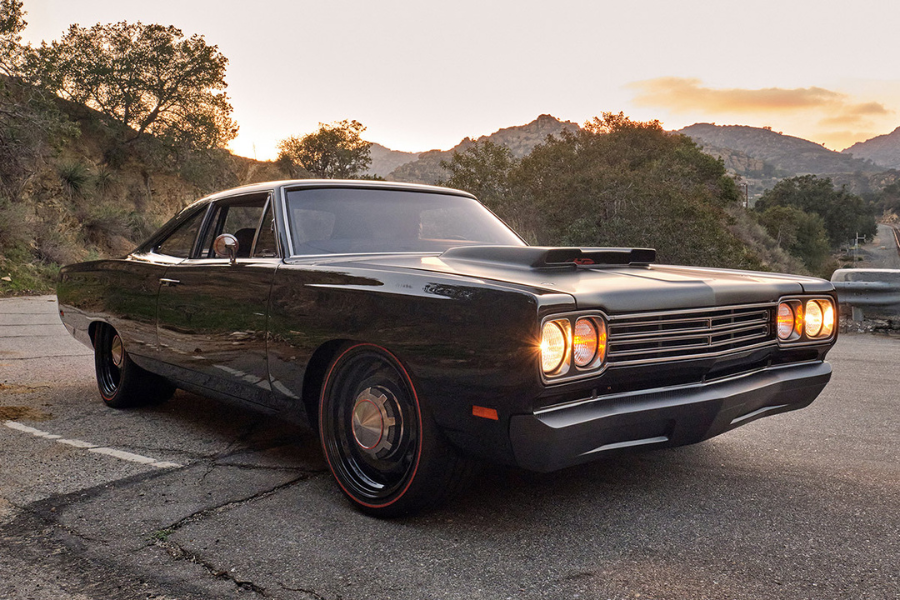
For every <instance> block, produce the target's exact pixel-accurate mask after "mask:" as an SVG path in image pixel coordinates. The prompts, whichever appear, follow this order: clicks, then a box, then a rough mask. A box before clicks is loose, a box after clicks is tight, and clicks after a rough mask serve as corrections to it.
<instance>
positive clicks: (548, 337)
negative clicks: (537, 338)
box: [541, 321, 567, 373]
mask: <svg viewBox="0 0 900 600" xmlns="http://www.w3.org/2000/svg"><path fill="white" fill-rule="evenodd" d="M566 346H567V344H566V333H565V332H564V331H563V329H562V327H561V326H560V324H559V323H558V322H556V321H548V322H547V323H544V327H543V329H542V331H541V368H542V369H543V370H544V373H553V372H554V371H556V370H557V369H559V368H560V367H561V366H562V364H563V361H564V360H565V358H566Z"/></svg>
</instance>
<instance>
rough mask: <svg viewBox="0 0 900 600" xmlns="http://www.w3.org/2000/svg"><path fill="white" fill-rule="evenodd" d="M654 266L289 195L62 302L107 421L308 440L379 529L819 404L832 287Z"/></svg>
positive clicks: (230, 204) (370, 188)
mask: <svg viewBox="0 0 900 600" xmlns="http://www.w3.org/2000/svg"><path fill="white" fill-rule="evenodd" d="M655 259H656V253H655V251H654V250H649V249H641V248H539V247H530V246H528V245H526V244H525V243H524V242H523V241H522V240H521V238H519V237H518V236H517V235H516V234H515V233H513V232H512V231H511V230H510V229H508V228H507V227H506V226H505V225H504V224H503V223H502V222H501V221H500V220H499V219H497V218H496V217H495V216H494V215H493V214H492V213H490V211H488V210H487V209H486V208H484V207H483V206H482V205H481V204H479V203H478V202H477V200H476V199H475V198H474V197H473V196H471V195H469V194H467V193H464V192H460V191H456V190H450V189H444V188H439V187H430V186H416V185H401V184H391V183H379V182H363V181H314V180H303V181H283V182H274V183H267V184H258V185H252V186H247V187H242V188H238V189H234V190H230V191H226V192H222V193H219V194H215V195H213V196H210V197H207V198H204V199H202V200H199V201H197V202H195V203H193V204H192V205H190V206H189V207H187V208H185V209H184V210H183V211H181V212H180V213H179V214H178V215H177V216H176V217H175V218H173V219H172V220H171V221H170V222H169V223H167V224H166V225H165V226H163V227H162V228H161V229H160V230H159V231H158V232H157V233H156V234H154V235H153V236H152V237H151V238H150V239H149V240H148V241H147V242H145V243H144V244H142V245H141V246H140V247H138V248H137V249H136V250H134V251H133V252H132V253H131V254H129V255H128V256H126V257H124V258H121V259H114V260H101V261H95V262H88V263H82V264H77V265H70V266H67V267H65V268H64V269H63V270H62V272H61V275H60V282H59V287H58V296H59V308H60V317H61V318H62V321H63V323H64V324H65V326H66V327H67V328H68V330H69V331H70V332H71V333H72V335H74V336H75V337H76V338H77V339H78V340H80V341H82V342H83V343H85V344H87V345H89V346H90V347H92V348H93V349H94V351H95V356H96V359H95V363H96V374H97V382H98V385H99V388H100V395H101V397H102V398H103V400H104V402H106V403H107V404H108V405H109V406H112V407H116V408H118V407H126V406H133V405H136V404H140V403H146V402H151V401H159V400H162V399H165V398H167V397H169V396H171V394H172V393H173V392H174V390H175V388H176V387H179V388H184V389H186V390H190V391H194V392H197V393H200V394H205V395H209V396H214V397H219V398H223V399H238V400H241V401H246V402H249V403H252V404H254V405H258V406H260V407H264V408H266V409H269V410H274V411H278V412H280V413H282V414H284V415H286V416H292V417H299V418H302V419H305V420H307V421H308V422H309V423H310V424H311V425H312V426H313V427H314V428H315V429H317V430H318V432H319V434H320V436H321V442H322V448H323V450H324V454H325V457H326V459H327V461H328V465H329V467H330V469H331V472H332V473H333V474H334V477H335V479H336V480H337V482H338V484H339V485H340V487H341V489H342V490H343V492H344V493H345V494H346V495H347V497H349V499H350V500H351V501H352V502H353V503H354V504H355V505H356V506H357V507H359V508H360V509H362V510H364V511H366V512H368V513H371V514H375V515H379V516H391V515H397V514H403V513H408V512H410V511H413V510H416V509H418V508H421V507H423V506H426V505H428V504H431V503H433V502H435V501H437V500H440V499H443V498H444V497H446V496H447V495H448V494H450V493H451V492H452V491H454V490H455V489H456V488H458V487H459V485H460V483H461V482H462V481H464V480H465V475H466V473H467V472H468V470H469V466H470V465H471V461H473V460H476V459H486V460H490V461H495V462H500V463H505V464H510V465H518V466H520V467H524V468H526V469H533V470H537V471H550V470H554V469H560V468H563V467H567V466H570V465H574V464H577V463H582V462H586V461H590V460H592V459H594V458H596V457H599V456H603V455H607V454H608V453H614V452H617V451H621V450H623V449H633V448H662V447H666V446H679V445H683V444H691V443H695V442H699V441H701V440H705V439H707V438H710V437H712V436H715V435H718V434H720V433H723V432H725V431H728V430H730V429H733V428H735V427H737V426H739V425H744V424H745V423H749V422H750V421H753V420H755V419H758V418H760V417H765V416H769V415H773V414H777V413H781V412H785V411H789V410H794V409H797V408H802V407H804V406H807V405H808V404H810V403H811V402H812V401H813V400H814V399H815V397H816V396H817V395H818V394H819V392H821V390H822V389H823V388H824V386H825V384H826V383H827V382H828V380H829V378H830V376H831V366H830V365H829V364H828V363H827V362H825V360H824V359H825V355H826V353H827V352H828V350H829V349H830V348H831V347H832V346H833V345H834V342H835V338H836V335H837V328H836V323H835V318H836V317H835V315H836V314H837V311H836V307H837V304H836V299H835V298H836V297H835V292H834V289H833V287H832V285H831V284H830V283H829V282H827V281H823V280H820V279H814V278H809V277H798V276H789V275H780V274H772V273H751V272H743V271H733V270H723V269H701V268H692V267H675V266H668V265H659V264H655Z"/></svg>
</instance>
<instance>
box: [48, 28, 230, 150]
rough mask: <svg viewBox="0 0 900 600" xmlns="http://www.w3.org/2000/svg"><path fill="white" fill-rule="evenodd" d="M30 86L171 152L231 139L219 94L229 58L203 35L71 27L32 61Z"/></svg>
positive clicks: (166, 30)
mask: <svg viewBox="0 0 900 600" xmlns="http://www.w3.org/2000/svg"><path fill="white" fill-rule="evenodd" d="M31 62H32V64H31V69H30V70H31V73H32V76H33V77H34V79H35V80H36V82H38V83H40V84H41V85H43V86H44V87H45V88H47V89H50V90H52V91H54V92H56V93H57V94H59V95H60V96H62V97H63V98H66V99H68V100H71V101H73V102H78V103H81V104H86V105H87V106H89V107H91V108H94V109H96V110H98V111H100V112H101V113H103V114H104V115H105V116H106V117H108V118H109V119H111V120H112V121H113V122H115V123H117V124H119V125H121V126H123V128H125V133H124V140H123V141H124V142H125V143H130V142H133V141H135V140H137V139H139V138H140V137H141V136H143V135H144V134H150V135H153V136H155V137H157V138H158V139H160V140H162V141H163V142H164V143H166V145H167V146H169V147H172V148H184V149H198V148H199V149H208V148H217V147H221V146H224V145H225V144H226V143H227V142H229V141H230V140H232V139H233V138H234V137H235V136H236V135H237V129H238V128H237V125H236V124H235V123H234V121H232V120H231V111H232V108H231V104H230V103H229V102H228V98H227V96H226V94H225V92H224V89H225V88H226V86H227V84H226V83H225V67H226V65H227V64H228V59H227V58H225V57H224V56H223V55H222V53H221V52H219V50H218V47H217V46H211V45H209V44H207V43H206V41H205V40H204V38H203V36H201V35H193V36H191V37H190V38H185V36H184V34H183V33H182V32H181V30H180V29H177V28H175V27H172V26H168V27H164V26H162V25H144V24H142V23H140V22H138V23H126V22H124V21H123V22H120V23H110V24H107V25H101V24H97V25H94V26H93V27H91V28H89V29H88V28H84V27H80V26H79V25H77V24H76V25H72V26H71V27H69V30H68V31H67V32H66V33H65V35H63V37H62V38H61V39H60V40H59V41H54V42H52V43H51V44H46V43H44V44H42V46H41V47H40V48H39V49H38V51H37V52H36V53H35V54H34V58H33V60H32V61H31Z"/></svg>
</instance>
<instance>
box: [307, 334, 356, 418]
mask: <svg viewBox="0 0 900 600" xmlns="http://www.w3.org/2000/svg"><path fill="white" fill-rule="evenodd" d="M351 342H352V340H343V339H338V340H331V341H328V342H325V343H324V344H322V345H320V346H319V347H318V348H316V350H315V352H313V355H312V356H311V357H310V359H309V362H308V363H307V364H306V372H305V373H304V374H303V388H302V390H303V391H302V397H301V401H302V402H303V408H304V409H306V418H307V420H308V421H309V425H310V426H311V427H312V428H313V429H314V430H316V431H318V422H319V396H320V395H321V393H322V386H323V385H324V384H325V375H326V374H327V373H328V366H329V365H330V364H331V362H332V361H333V360H334V359H335V358H336V357H337V356H338V352H339V351H340V349H341V348H342V347H344V346H345V345H346V344H348V343H351Z"/></svg>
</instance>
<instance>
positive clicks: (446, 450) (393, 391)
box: [319, 344, 471, 517]
mask: <svg viewBox="0 0 900 600" xmlns="http://www.w3.org/2000/svg"><path fill="white" fill-rule="evenodd" d="M319 433H320V434H321V439H322V446H323V449H324V452H325V458H326V459H327V461H328V466H329V468H330V469H331V472H332V474H333V475H334V477H335V479H336V480H337V482H338V484H339V485H340V487H341V489H342V490H343V492H344V494H345V495H346V496H347V497H348V498H349V499H350V500H351V501H352V502H353V503H354V504H355V505H356V506H357V507H358V508H359V509H360V510H362V511H363V512H366V513H369V514H372V515H375V516H379V517H393V516H399V515H404V514H409V513H412V512H415V511H417V510H420V509H422V508H425V507H427V506H430V505H433V504H436V503H438V502H440V501H442V500H444V499H446V498H447V497H448V496H450V495H451V494H452V493H453V492H454V491H456V490H457V489H458V488H459V487H461V485H462V484H463V483H464V482H465V480H466V479H467V475H468V473H469V472H470V471H471V468H470V463H469V461H467V460H466V459H464V458H462V457H461V456H460V455H459V454H458V453H457V452H456V450H455V449H454V448H452V447H451V446H450V445H449V444H448V443H447V442H446V440H445V439H444V438H443V436H442V435H441V433H440V432H439V431H438V430H437V428H436V426H435V425H434V423H433V422H432V420H431V418H430V416H429V415H428V414H427V413H426V412H425V411H423V407H422V405H421V402H420V399H419V397H418V395H417V394H416V390H415V388H414V386H413V383H412V381H411V380H410V378H409V375H408V374H407V372H406V370H405V369H404V368H403V366H402V365H401V364H400V363H399V361H397V359H396V358H394V356H393V355H391V354H390V353H389V352H387V351H386V350H384V349H382V348H379V347H378V346H374V345H371V344H357V345H354V346H349V347H345V348H344V349H343V350H342V351H341V352H340V353H339V354H338V357H337V358H336V359H335V360H334V361H333V362H332V364H331V366H330V368H329V370H328V374H327V375H326V377H325V382H324V385H323V387H322V395H321V398H320V403H319Z"/></svg>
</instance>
